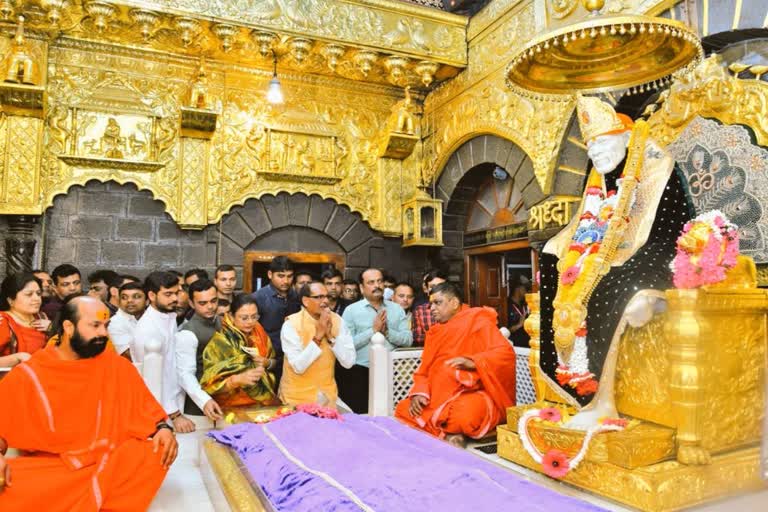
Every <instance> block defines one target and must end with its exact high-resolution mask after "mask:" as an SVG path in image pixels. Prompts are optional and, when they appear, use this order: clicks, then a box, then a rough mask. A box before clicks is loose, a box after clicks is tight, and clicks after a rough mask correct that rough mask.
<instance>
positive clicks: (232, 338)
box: [200, 294, 280, 407]
mask: <svg viewBox="0 0 768 512" xmlns="http://www.w3.org/2000/svg"><path fill="white" fill-rule="evenodd" d="M276 365H277V360H276V359H275V349H274V348H273V347H272V342H271V341H270V339H269V336H267V333H266V331H264V328H263V327H262V326H261V324H259V311H258V307H257V306H256V300H255V299H253V298H252V297H251V296H250V295H245V294H240V295H236V296H235V298H234V299H233V300H232V305H231V309H230V312H229V313H228V314H226V315H225V316H224V318H223V319H222V322H221V330H220V331H217V332H216V333H215V334H214V335H213V338H211V341H210V342H209V343H208V345H207V346H206V347H205V350H204V351H203V376H202V377H201V378H200V384H201V385H202V387H203V389H204V390H205V392H206V393H208V394H209V395H211V396H212V397H213V398H214V399H215V400H216V401H217V402H218V403H219V404H220V405H221V406H223V407H232V406H238V405H278V404H279V403H280V401H279V400H278V399H277V384H278V383H277V379H276V377H275V373H274V368H275V366H276Z"/></svg>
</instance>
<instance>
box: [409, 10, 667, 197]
mask: <svg viewBox="0 0 768 512" xmlns="http://www.w3.org/2000/svg"><path fill="white" fill-rule="evenodd" d="M674 3H675V2H674V1H664V0H662V1H659V0H645V1H640V0H609V1H607V2H606V7H605V11H606V12H610V13H614V14H616V13H645V12H651V11H659V10H661V8H662V7H663V6H664V5H671V4H674ZM586 16H587V12H586V10H585V9H584V8H583V6H582V5H581V2H580V1H579V0H494V1H492V2H491V3H490V4H489V5H488V6H487V7H486V8H485V9H483V10H482V11H480V13H478V14H477V15H476V16H475V17H473V18H472V19H471V21H470V23H469V27H468V29H467V34H468V41H469V43H468V62H467V68H466V69H465V70H464V71H463V72H462V73H461V74H459V75H458V76H457V77H456V78H454V79H452V80H450V81H449V82H446V83H445V84H443V85H442V86H441V87H439V88H438V89H437V90H436V91H435V92H433V93H431V94H430V95H429V96H428V97H427V100H426V102H425V106H424V111H425V118H426V123H425V136H426V138H425V140H424V144H425V148H424V169H425V175H426V178H427V179H428V180H430V181H431V180H434V179H437V177H438V176H439V173H440V172H441V171H442V169H443V167H444V166H445V164H446V162H447V161H448V158H449V157H450V156H451V154H452V153H453V151H454V150H455V149H457V148H458V147H459V146H460V145H461V144H462V143H463V142H465V141H466V140H469V139H471V138H473V137H475V136H477V135H481V134H484V133H492V134H495V135H498V136H501V137H504V138H506V139H509V140H511V141H512V142H514V143H515V144H517V145H518V146H519V147H520V148H521V149H522V150H523V151H525V152H526V153H527V154H528V156H529V157H530V158H531V160H532V162H533V166H534V173H535V175H536V178H537V180H538V182H539V185H540V186H541V188H542V190H543V192H544V193H545V194H550V193H552V186H553V183H554V178H555V172H557V171H556V164H557V159H558V155H559V152H560V150H561V145H562V142H563V138H564V136H565V134H566V130H567V127H568V121H569V119H570V117H571V114H572V112H573V108H574V103H573V102H572V100H571V98H570V97H550V98H548V99H547V100H544V99H538V98H533V97H528V96H525V95H522V94H519V93H518V92H516V91H513V90H511V89H510V88H509V87H507V85H506V84H505V82H504V70H505V68H506V66H507V65H508V64H509V62H510V61H511V59H512V56H513V55H514V54H515V52H516V51H517V50H518V49H519V48H520V47H522V46H524V45H525V44H526V43H527V41H528V40H530V39H532V38H533V37H535V36H536V35H537V34H540V33H541V32H543V31H545V30H548V29H551V28H555V27H558V26H560V25H564V24H567V23H573V22H575V21H578V20H579V19H582V18H585V17H586Z"/></svg>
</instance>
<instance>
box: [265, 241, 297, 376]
mask: <svg viewBox="0 0 768 512" xmlns="http://www.w3.org/2000/svg"><path fill="white" fill-rule="evenodd" d="M293 271H294V270H293V262H292V261H291V260H290V259H289V258H288V257H286V256H276V257H274V258H272V261H271V262H270V263H269V270H268V271H267V277H268V278H269V284H268V285H267V286H262V287H261V288H259V289H258V290H257V291H256V293H254V294H253V298H254V299H256V304H257V306H258V308H259V323H260V324H261V326H262V327H264V330H265V331H267V335H269V339H270V340H272V346H273V347H275V354H276V358H277V360H278V361H277V366H276V367H275V372H276V373H277V377H278V381H279V378H280V375H281V374H282V370H283V347H282V345H281V342H280V330H281V329H282V328H283V322H284V321H285V317H286V316H288V315H292V314H294V313H297V312H298V311H299V310H300V309H301V307H300V305H299V301H298V298H297V296H296V292H295V291H294V289H293V286H292V284H293Z"/></svg>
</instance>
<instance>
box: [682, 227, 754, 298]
mask: <svg viewBox="0 0 768 512" xmlns="http://www.w3.org/2000/svg"><path fill="white" fill-rule="evenodd" d="M700 222H707V220H704V219H701V220H700V219H699V218H697V219H696V220H693V221H691V222H688V223H686V224H685V226H684V228H683V233H682V234H681V236H680V238H678V244H677V252H676V254H675V258H674V259H673V260H672V263H671V265H670V267H671V269H672V282H673V283H674V285H675V287H676V288H698V287H700V286H704V285H709V284H715V283H719V282H720V281H723V280H724V279H725V277H726V272H727V270H728V269H730V268H732V267H734V266H735V265H736V259H737V257H738V255H739V235H738V231H737V230H736V227H735V226H734V225H733V224H730V223H728V221H727V219H724V218H723V217H721V216H720V215H715V216H713V217H712V218H711V224H710V226H712V227H713V228H714V229H715V230H717V231H718V233H717V235H719V236H716V234H715V233H712V234H710V235H709V238H708V239H707V242H706V244H705V245H704V247H703V248H702V249H701V252H700V253H698V254H691V253H690V252H688V251H686V250H685V249H684V248H683V247H681V243H680V242H681V240H682V238H683V237H684V236H685V235H686V234H687V233H688V232H690V231H691V230H692V229H694V227H695V226H696V224H697V223H700Z"/></svg>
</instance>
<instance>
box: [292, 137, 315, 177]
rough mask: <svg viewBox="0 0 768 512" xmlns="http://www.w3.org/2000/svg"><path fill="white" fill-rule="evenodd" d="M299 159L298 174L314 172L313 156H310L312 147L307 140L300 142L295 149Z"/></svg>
mask: <svg viewBox="0 0 768 512" xmlns="http://www.w3.org/2000/svg"><path fill="white" fill-rule="evenodd" d="M296 152H297V154H298V157H299V161H298V162H297V163H298V166H299V173H300V174H304V175H308V174H312V172H313V171H314V170H315V156H314V155H313V154H312V153H313V152H312V147H311V145H310V143H309V141H308V140H305V141H303V142H300V143H299V144H298V147H297V148H296Z"/></svg>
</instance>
